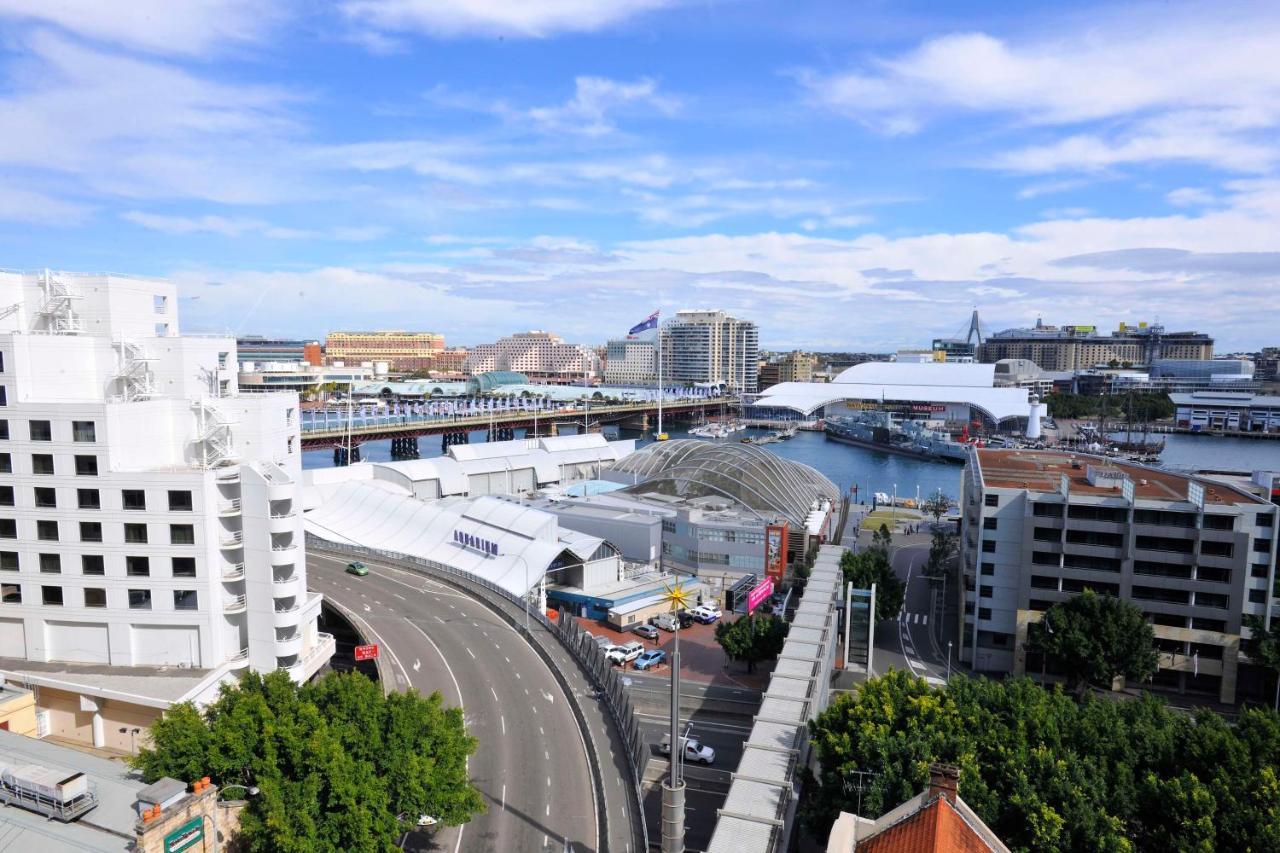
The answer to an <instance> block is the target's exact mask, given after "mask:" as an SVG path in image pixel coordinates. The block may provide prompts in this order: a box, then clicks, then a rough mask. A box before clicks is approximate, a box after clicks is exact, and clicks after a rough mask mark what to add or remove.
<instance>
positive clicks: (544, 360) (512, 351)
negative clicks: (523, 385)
mask: <svg viewBox="0 0 1280 853" xmlns="http://www.w3.org/2000/svg"><path fill="white" fill-rule="evenodd" d="M464 369H465V371H466V372H467V373H470V374H472V375H475V374H477V373H489V372H491V371H495V370H502V371H514V372H516V373H523V374H524V375H525V376H527V377H529V378H530V379H536V380H542V381H546V382H566V383H572V382H581V381H582V380H583V379H593V378H596V377H598V376H599V375H600V359H599V358H597V357H596V354H595V351H594V350H593V349H591V347H588V346H583V345H582V344H568V343H565V340H564V338H562V337H560V336H559V335H556V334H553V333H551V332H543V331H538V330H534V331H531V332H517V333H516V334H514V335H508V336H507V337H505V338H501V339H500V340H498V341H497V342H496V343H492V344H481V345H479V346H475V347H472V348H471V353H470V355H468V356H467V360H466V363H465V367H464Z"/></svg>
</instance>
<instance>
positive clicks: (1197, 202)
mask: <svg viewBox="0 0 1280 853" xmlns="http://www.w3.org/2000/svg"><path fill="white" fill-rule="evenodd" d="M1164 200H1165V201H1167V202H1169V204H1172V205H1173V206H1174V207H1204V206H1207V205H1210V204H1214V203H1215V202H1217V200H1218V199H1217V196H1215V195H1214V194H1213V193H1212V192H1210V191H1209V190H1207V189H1205V188H1204V187H1179V188H1178V189H1176V190H1170V191H1169V192H1168V193H1166V194H1165V197H1164Z"/></svg>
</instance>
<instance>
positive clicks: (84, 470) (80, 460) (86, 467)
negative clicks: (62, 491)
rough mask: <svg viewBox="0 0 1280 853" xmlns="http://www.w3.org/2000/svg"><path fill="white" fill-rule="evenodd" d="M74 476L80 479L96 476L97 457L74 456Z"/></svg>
mask: <svg viewBox="0 0 1280 853" xmlns="http://www.w3.org/2000/svg"><path fill="white" fill-rule="evenodd" d="M76 474H77V475H78V476H81V477H96V476H98V457H96V456H76Z"/></svg>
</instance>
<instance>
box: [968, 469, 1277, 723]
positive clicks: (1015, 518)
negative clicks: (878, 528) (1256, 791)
mask: <svg viewBox="0 0 1280 853" xmlns="http://www.w3.org/2000/svg"><path fill="white" fill-rule="evenodd" d="M962 508H963V514H962V532H961V546H960V548H961V563H962V565H963V567H964V575H965V588H964V590H963V591H962V595H963V598H964V605H965V617H964V620H963V628H962V630H961V636H960V637H958V638H957V643H958V645H959V647H960V648H961V653H960V658H961V660H964V661H968V662H969V663H970V664H971V666H972V667H973V668H974V669H976V670H979V671H994V672H1013V673H1015V674H1021V673H1023V672H1031V673H1037V674H1038V672H1039V671H1040V669H1041V665H1042V664H1043V665H1045V666H1047V667H1048V669H1049V670H1050V671H1051V670H1052V661H1047V662H1039V661H1029V656H1028V653H1027V650H1026V640H1027V631H1028V626H1029V625H1030V624H1031V623H1032V622H1035V621H1038V620H1039V619H1041V618H1042V614H1043V612H1044V611H1045V610H1047V609H1049V607H1051V606H1052V605H1053V604H1055V603H1057V602H1061V601H1065V600H1066V599H1068V598H1069V597H1070V596H1071V595H1074V594H1076V593H1079V592H1081V591H1082V590H1084V589H1086V588H1089V589H1093V590H1095V591H1096V592H1099V593H1104V594H1108V595H1116V596H1119V597H1121V598H1123V599H1125V600H1126V601H1130V602H1132V603H1133V604H1135V605H1137V606H1138V607H1140V608H1141V609H1142V611H1143V612H1144V613H1146V614H1147V616H1148V618H1149V619H1150V620H1151V623H1152V627H1153V629H1154V631H1155V636H1156V642H1157V645H1158V646H1159V650H1160V652H1161V654H1160V669H1159V672H1158V673H1157V675H1156V677H1155V679H1154V682H1155V684H1156V685H1157V686H1161V687H1166V688H1170V689H1176V690H1193V691H1197V692H1204V693H1209V694H1212V695H1213V696H1215V697H1216V698H1217V699H1218V700H1220V701H1222V702H1234V701H1235V698H1236V686H1237V680H1238V677H1239V669H1240V666H1241V663H1242V661H1241V656H1240V640H1241V622H1242V618H1243V617H1244V616H1245V615H1246V614H1255V615H1258V616H1261V617H1263V618H1269V613H1270V609H1271V602H1272V590H1273V589H1274V583H1275V563H1276V544H1275V536H1274V532H1275V530H1276V525H1277V521H1276V516H1277V513H1278V512H1280V508H1278V507H1277V506H1276V505H1275V504H1273V503H1272V502H1271V501H1270V500H1268V499H1267V498H1266V497H1265V496H1264V495H1262V494H1257V493H1255V492H1253V491H1250V490H1247V489H1245V488H1241V487H1239V486H1236V485H1232V484H1228V483H1225V482H1221V481H1217V480H1211V479H1202V478H1195V477H1189V476H1185V475H1181V474H1176V473H1172V472H1169V471H1164V470H1159V469H1154V468H1147V467H1144V466H1140V465H1133V464H1127V463H1116V462H1112V461H1110V460H1106V459H1102V458H1097V457H1088V456H1075V455H1071V454H1066V453H1060V452H1053V451H1027V450H991V449H976V450H974V451H972V453H971V457H970V464H969V465H968V466H967V467H966V469H965V473H964V487H963V497H962Z"/></svg>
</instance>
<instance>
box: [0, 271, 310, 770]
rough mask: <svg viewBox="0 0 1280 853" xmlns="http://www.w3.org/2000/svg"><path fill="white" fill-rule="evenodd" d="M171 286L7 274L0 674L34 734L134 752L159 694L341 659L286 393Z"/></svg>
mask: <svg viewBox="0 0 1280 853" xmlns="http://www.w3.org/2000/svg"><path fill="white" fill-rule="evenodd" d="M179 331H180V330H179V325H178V306H177V293H176V290H175V288H174V286H173V285H172V284H170V283H168V282H165V281H160V280H154V279H142V278H133V277H122V276H116V275H79V274H67V273H52V274H51V273H48V272H44V273H13V272H0V678H3V679H4V681H7V682H9V683H12V684H20V685H23V686H26V687H30V688H32V689H34V690H35V692H36V696H37V707H38V709H39V714H40V721H39V723H38V728H39V732H40V734H41V735H45V734H55V735H62V736H64V737H70V738H73V739H76V740H81V741H84V742H87V743H93V744H94V745H96V746H109V747H115V748H122V749H126V750H127V749H131V748H132V747H133V740H134V736H135V732H136V729H138V728H145V726H146V725H147V723H149V722H150V720H151V719H154V717H155V716H156V715H157V714H158V713H159V712H160V711H161V710H163V709H164V708H166V707H168V706H169V705H170V704H171V703H173V702H176V701H182V700H193V701H196V702H198V703H199V702H203V701H206V700H208V699H209V698H211V697H212V696H214V695H216V691H217V686H218V684H219V683H220V682H222V681H224V680H228V679H230V678H233V677H234V675H235V674H236V672H237V671H239V670H241V669H244V668H245V667H250V668H252V669H255V670H258V671H264V672H265V671H270V670H274V669H284V670H286V671H288V672H289V674H290V675H291V676H292V677H293V678H294V679H296V680H299V681H301V680H304V679H306V678H308V677H309V676H311V675H312V674H314V673H315V672H316V670H317V669H319V668H320V667H321V666H322V665H323V664H324V663H325V662H326V661H327V660H328V659H329V657H330V656H331V655H332V654H333V639H332V637H330V636H328V635H326V634H320V633H318V632H317V629H316V624H317V617H318V615H319V612H320V602H321V596H320V595H318V594H316V593H310V592H308V591H307V584H306V560H305V552H304V546H303V531H302V512H301V499H300V495H299V494H298V493H297V489H298V486H297V482H298V479H299V476H300V473H301V446H300V437H299V425H298V422H299V418H298V399H297V395H296V394H293V393H278V394H251V395H241V394H239V392H238V388H237V379H236V371H237V364H236V350H235V340H234V339H233V338H226V337H193V336H185V337H184V336H181V335H180V334H179Z"/></svg>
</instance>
